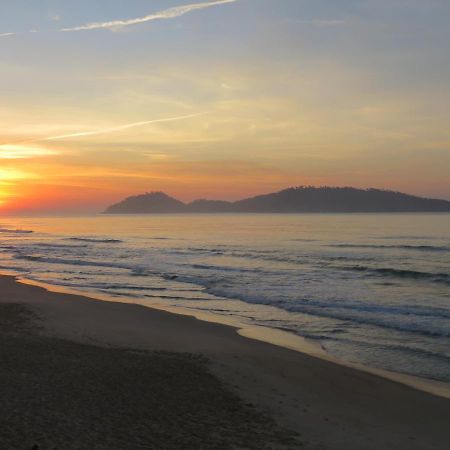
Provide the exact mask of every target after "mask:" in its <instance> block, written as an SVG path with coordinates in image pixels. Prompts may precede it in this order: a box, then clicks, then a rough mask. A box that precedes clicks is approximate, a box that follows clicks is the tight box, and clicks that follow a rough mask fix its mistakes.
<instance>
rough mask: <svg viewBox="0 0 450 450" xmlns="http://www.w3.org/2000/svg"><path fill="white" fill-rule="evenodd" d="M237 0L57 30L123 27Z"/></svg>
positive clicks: (189, 6)
mask: <svg viewBox="0 0 450 450" xmlns="http://www.w3.org/2000/svg"><path fill="white" fill-rule="evenodd" d="M237 1H239V0H217V1H213V2H207V3H192V4H190V5H183V6H175V7H173V8H169V9H165V10H163V11H159V12H156V13H153V14H149V15H148V16H144V17H137V18H135V19H129V20H113V21H110V22H92V23H87V24H85V25H81V26H78V27H73V28H61V29H60V30H59V31H84V30H97V29H102V28H103V29H105V28H106V29H111V28H123V27H128V26H130V25H136V24H139V23H144V22H149V21H151V20H160V19H173V18H175V17H179V16H183V15H184V14H187V13H190V12H192V11H196V10H198V9H204V8H210V7H212V6H217V5H224V4H226V3H235V2H237Z"/></svg>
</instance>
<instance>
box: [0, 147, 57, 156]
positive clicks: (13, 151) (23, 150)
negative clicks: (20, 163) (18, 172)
mask: <svg viewBox="0 0 450 450" xmlns="http://www.w3.org/2000/svg"><path fill="white" fill-rule="evenodd" d="M56 154H57V152H55V151H54V150H50V149H47V148H42V147H36V146H30V145H23V144H19V145H14V144H3V145H0V159H24V158H32V157H35V156H48V155H56Z"/></svg>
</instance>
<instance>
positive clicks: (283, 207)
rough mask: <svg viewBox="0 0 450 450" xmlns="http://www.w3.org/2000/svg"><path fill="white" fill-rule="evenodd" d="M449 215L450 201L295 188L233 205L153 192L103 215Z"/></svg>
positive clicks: (384, 192)
mask: <svg viewBox="0 0 450 450" xmlns="http://www.w3.org/2000/svg"><path fill="white" fill-rule="evenodd" d="M314 212H318V213H326V212H341V213H355V212H380V213H381V212H450V201H448V200H440V199H430V198H424V197H418V196H415V195H410V194H405V193H402V192H396V191H389V190H382V189H375V188H369V189H357V188H353V187H330V186H324V187H312V186H299V187H291V188H287V189H283V190H281V191H278V192H274V193H270V194H262V195H257V196H255V197H250V198H245V199H242V200H237V201H234V202H229V201H225V200H207V199H198V200H194V201H192V202H190V203H184V202H182V201H180V200H177V199H175V198H173V197H170V196H169V195H167V194H165V193H164V192H160V191H156V192H150V193H145V194H140V195H134V196H131V197H127V198H126V199H124V200H122V201H120V202H118V203H116V204H114V205H111V206H109V207H108V208H107V209H106V210H105V211H104V214H173V213H314Z"/></svg>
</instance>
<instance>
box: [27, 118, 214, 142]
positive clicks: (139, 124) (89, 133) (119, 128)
mask: <svg viewBox="0 0 450 450" xmlns="http://www.w3.org/2000/svg"><path fill="white" fill-rule="evenodd" d="M203 114H206V113H197V114H189V115H187V116H178V117H170V118H168V119H154V120H146V121H145V122H134V123H128V124H126V125H120V126H117V127H112V128H102V129H100V130H91V131H80V132H77V133H70V134H62V135H59V136H50V137H46V138H41V139H36V140H33V142H42V141H59V140H61V139H67V138H73V137H84V136H95V135H97V134H107V133H114V132H115V131H122V130H127V129H128V128H135V127H142V126H144V125H150V124H152V123H161V122H173V121H175V120H183V119H190V118H192V117H197V116H201V115H203Z"/></svg>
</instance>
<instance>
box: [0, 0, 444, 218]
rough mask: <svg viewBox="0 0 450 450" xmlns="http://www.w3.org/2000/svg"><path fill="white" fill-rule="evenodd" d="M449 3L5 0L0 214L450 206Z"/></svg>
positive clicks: (0, 30)
mask: <svg viewBox="0 0 450 450" xmlns="http://www.w3.org/2000/svg"><path fill="white" fill-rule="evenodd" d="M449 18H450V2H449V1H448V0H427V1H424V0H221V1H200V0H197V2H196V0H187V1H186V0H95V1H92V0H77V1H75V0H33V1H30V0H1V2H0V93H1V94H0V211H4V212H6V211H7V212H15V211H19V210H20V211H23V210H26V211H36V210H41V211H67V210H73V211H97V210H102V209H103V208H104V207H105V206H107V205H108V204H110V203H111V202H115V201H117V200H120V199H121V198H123V197H124V196H128V195H130V194H136V193H142V192H146V191H152V190H162V191H165V192H167V193H168V194H171V195H173V196H176V197H178V198H180V199H183V200H191V199H193V198H197V197H202V198H205V197H206V198H220V199H237V198H241V197H245V196H250V195H254V194H257V193H265V192H271V191H275V190H280V189H282V188H285V187H289V186H292V185H303V184H313V185H325V184H326V185H339V186H341V185H352V186H356V187H378V188H387V189H394V190H401V191H404V192H408V193H412V194H418V195H424V196H431V197H440V198H447V199H450V175H449V168H450V83H449V80H450V51H449V47H450V44H449V43H450V27H449Z"/></svg>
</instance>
